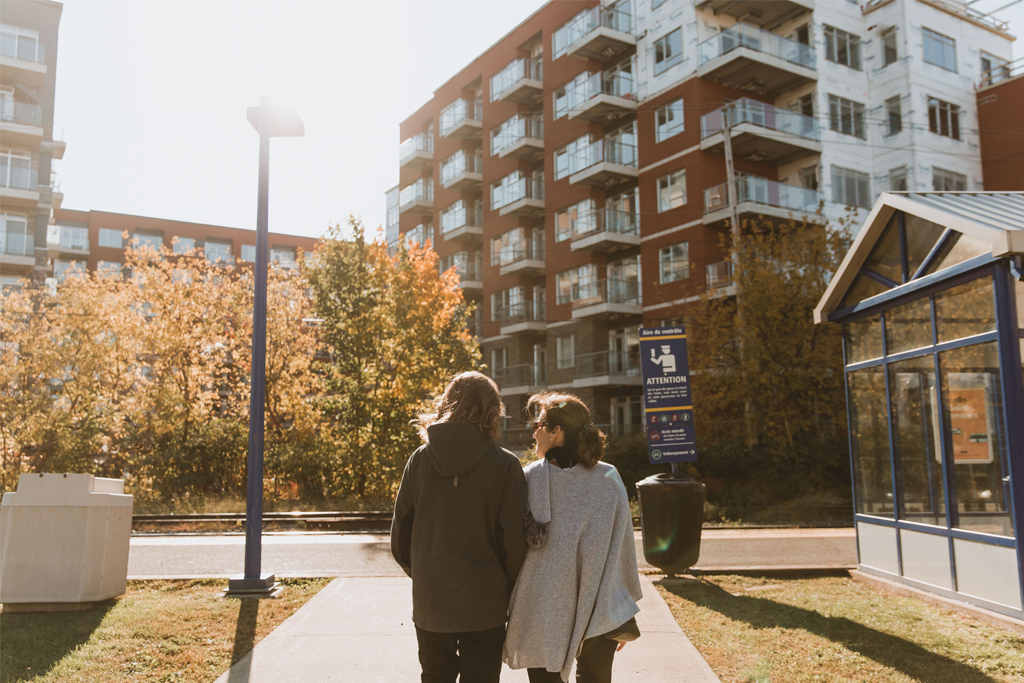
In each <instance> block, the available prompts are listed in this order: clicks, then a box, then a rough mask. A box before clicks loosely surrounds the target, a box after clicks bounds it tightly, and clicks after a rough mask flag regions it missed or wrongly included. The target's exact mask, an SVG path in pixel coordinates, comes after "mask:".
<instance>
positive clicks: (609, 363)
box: [572, 349, 643, 388]
mask: <svg viewBox="0 0 1024 683" xmlns="http://www.w3.org/2000/svg"><path fill="white" fill-rule="evenodd" d="M573 360H574V368H575V373H574V375H575V376H574V377H573V381H572V386H573V388H581V387H594V386H609V385H619V386H641V385H642V384H643V379H642V378H641V376H640V350H639V349H635V350H633V351H598V352H597V353H585V354H582V355H579V356H576V357H575V358H574V359H573Z"/></svg>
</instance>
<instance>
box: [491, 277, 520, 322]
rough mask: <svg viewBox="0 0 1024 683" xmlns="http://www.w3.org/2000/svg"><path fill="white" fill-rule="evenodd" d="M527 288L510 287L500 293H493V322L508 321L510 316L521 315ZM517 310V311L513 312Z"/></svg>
mask: <svg viewBox="0 0 1024 683" xmlns="http://www.w3.org/2000/svg"><path fill="white" fill-rule="evenodd" d="M524 292H525V288H524V287H523V286H522V285H520V286H518V287H509V288H508V289H503V290H501V291H500V292H492V293H491V320H493V321H495V322H497V321H500V320H506V319H508V317H509V316H510V315H513V314H518V313H521V311H520V310H518V309H520V308H522V303H523V298H524ZM513 309H516V310H513Z"/></svg>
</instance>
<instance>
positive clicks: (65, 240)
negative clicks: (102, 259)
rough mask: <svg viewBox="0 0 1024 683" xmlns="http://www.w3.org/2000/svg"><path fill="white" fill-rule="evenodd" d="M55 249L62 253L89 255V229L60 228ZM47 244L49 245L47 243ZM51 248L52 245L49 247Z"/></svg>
mask: <svg viewBox="0 0 1024 683" xmlns="http://www.w3.org/2000/svg"><path fill="white" fill-rule="evenodd" d="M57 238H58V239H57V244H56V245H55V246H56V247H57V250H58V251H59V252H61V253H64V254H76V255H80V256H88V255H89V231H88V230H87V229H85V228H70V229H69V228H61V230H60V232H59V233H58V235H57ZM48 246H49V245H48ZM50 248H51V249H52V247H50Z"/></svg>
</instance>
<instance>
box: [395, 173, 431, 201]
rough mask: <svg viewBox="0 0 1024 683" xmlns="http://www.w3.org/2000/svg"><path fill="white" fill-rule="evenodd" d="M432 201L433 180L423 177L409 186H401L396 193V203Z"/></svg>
mask: <svg viewBox="0 0 1024 683" xmlns="http://www.w3.org/2000/svg"><path fill="white" fill-rule="evenodd" d="M417 201H421V202H432V201H434V182H433V181H428V180H426V179H424V178H420V179H419V180H417V181H416V182H414V183H413V184H412V185H410V186H409V187H406V188H403V189H402V191H401V192H399V193H398V205H399V206H405V205H406V204H410V203H412V202H417Z"/></svg>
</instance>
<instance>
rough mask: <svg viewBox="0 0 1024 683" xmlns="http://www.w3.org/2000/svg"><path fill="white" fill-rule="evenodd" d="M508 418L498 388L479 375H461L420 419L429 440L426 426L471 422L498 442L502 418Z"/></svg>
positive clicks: (423, 435)
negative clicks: (432, 408)
mask: <svg viewBox="0 0 1024 683" xmlns="http://www.w3.org/2000/svg"><path fill="white" fill-rule="evenodd" d="M503 417H507V415H506V414H505V404H504V403H502V402H501V392H500V391H498V385H497V384H495V383H494V380H492V379H491V378H490V377H488V376H487V375H484V374H481V373H479V372H460V373H459V374H457V375H455V377H453V378H452V381H451V382H449V383H448V386H447V387H445V390H444V393H443V394H441V395H440V396H439V397H438V398H436V399H435V400H434V410H433V411H432V412H429V413H424V414H423V415H420V417H419V423H420V425H419V433H420V437H422V438H423V440H424V441H426V440H427V427H429V426H430V425H432V424H437V423H439V422H469V423H470V424H474V425H476V426H477V427H479V428H480V431H481V432H483V433H484V434H486V435H487V436H489V437H491V438H492V439H494V440H495V441H497V440H498V437H499V436H501V419H502V418H503Z"/></svg>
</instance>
